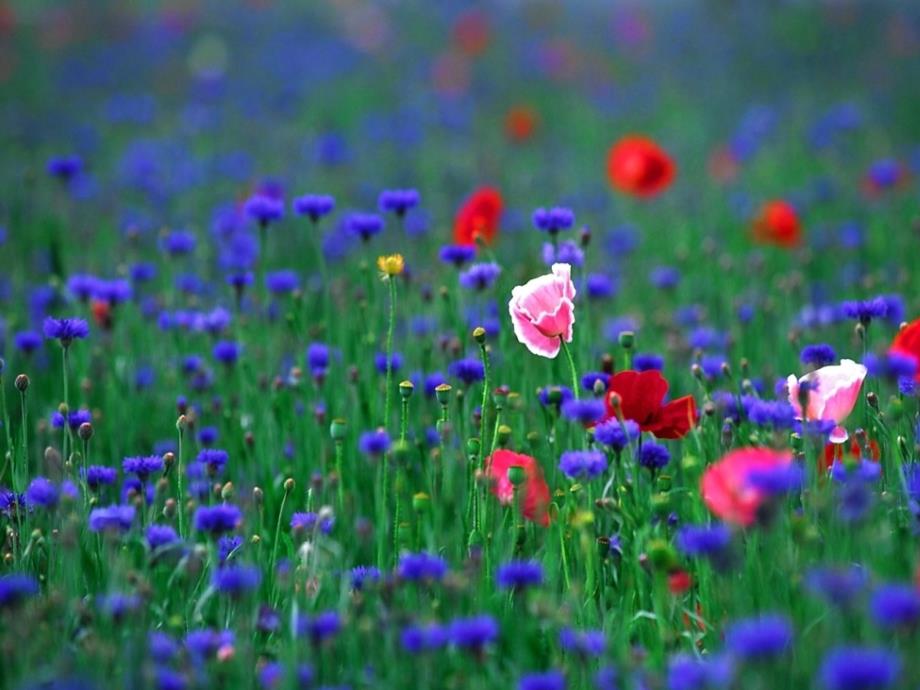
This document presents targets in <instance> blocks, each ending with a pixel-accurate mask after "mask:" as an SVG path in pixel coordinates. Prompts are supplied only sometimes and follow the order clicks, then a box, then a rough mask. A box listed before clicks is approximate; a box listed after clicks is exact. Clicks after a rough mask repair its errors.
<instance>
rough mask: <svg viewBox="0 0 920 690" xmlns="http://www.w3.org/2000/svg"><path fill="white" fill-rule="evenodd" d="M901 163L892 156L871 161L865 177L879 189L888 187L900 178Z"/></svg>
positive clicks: (892, 185)
mask: <svg viewBox="0 0 920 690" xmlns="http://www.w3.org/2000/svg"><path fill="white" fill-rule="evenodd" d="M901 172H902V170H901V164H900V163H899V162H898V161H897V160H896V159H894V158H880V159H879V160H876V161H872V163H871V164H870V165H869V170H868V172H867V173H866V177H868V178H869V180H871V182H872V184H874V185H875V186H876V187H878V188H880V189H890V188H891V187H894V186H895V185H896V184H897V183H898V182H899V181H900V180H901Z"/></svg>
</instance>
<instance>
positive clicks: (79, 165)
mask: <svg viewBox="0 0 920 690" xmlns="http://www.w3.org/2000/svg"><path fill="white" fill-rule="evenodd" d="M45 169H46V170H47V171H48V174H49V175H50V176H51V177H56V178H57V179H59V180H61V181H63V182H69V181H70V180H72V179H73V178H75V177H76V176H77V175H79V174H80V173H81V172H83V159H82V158H80V156H77V155H67V156H52V157H51V158H49V159H48V163H47V164H46V166H45Z"/></svg>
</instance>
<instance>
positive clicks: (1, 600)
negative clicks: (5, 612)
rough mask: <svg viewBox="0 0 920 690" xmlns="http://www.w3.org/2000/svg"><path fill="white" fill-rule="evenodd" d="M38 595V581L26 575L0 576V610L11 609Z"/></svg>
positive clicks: (11, 574)
mask: <svg viewBox="0 0 920 690" xmlns="http://www.w3.org/2000/svg"><path fill="white" fill-rule="evenodd" d="M36 594H38V580H36V579H35V578H34V577H32V576H31V575H27V574H26V573H7V574H6V575H0V609H5V608H11V607H12V606H15V605H16V604H19V603H21V602H22V601H23V600H25V599H28V598H29V597H34V596H35V595H36Z"/></svg>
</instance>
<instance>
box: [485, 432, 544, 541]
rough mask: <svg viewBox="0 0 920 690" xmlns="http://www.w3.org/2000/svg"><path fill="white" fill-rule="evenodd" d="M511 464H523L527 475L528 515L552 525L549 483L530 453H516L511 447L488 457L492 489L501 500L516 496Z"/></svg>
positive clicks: (506, 503) (524, 507) (487, 467)
mask: <svg viewBox="0 0 920 690" xmlns="http://www.w3.org/2000/svg"><path fill="white" fill-rule="evenodd" d="M511 467H523V468H524V476H525V477H526V479H525V481H524V503H523V506H522V508H523V512H524V517H525V518H526V519H527V520H530V521H531V522H536V523H539V524H541V525H543V526H544V527H546V526H547V525H549V514H548V513H547V512H546V509H547V507H548V506H549V501H550V494H549V485H548V484H547V483H546V480H545V479H544V478H543V471H542V470H541V469H540V465H539V464H538V463H537V461H536V460H534V459H533V458H532V457H530V456H529V455H523V454H521V453H514V452H512V451H510V450H497V451H495V452H494V453H492V455H490V456H489V457H488V458H486V473H487V474H488V475H489V477H491V478H492V480H493V481H492V493H493V494H495V496H496V497H497V498H498V500H499V501H500V502H501V503H503V504H505V505H508V504H510V503H511V502H512V501H513V500H514V486H513V485H512V484H511V480H509V479H508V470H509V469H510V468H511Z"/></svg>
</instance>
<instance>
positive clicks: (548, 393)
mask: <svg viewBox="0 0 920 690" xmlns="http://www.w3.org/2000/svg"><path fill="white" fill-rule="evenodd" d="M574 397H575V394H574V393H573V392H572V389H571V388H567V387H566V386H545V387H544V388H541V389H540V390H539V392H538V393H537V399H538V400H539V401H540V404H541V405H543V407H548V406H549V405H553V406H555V407H561V406H562V405H564V404H565V403H566V402H568V401H569V400H572V399H573V398H574Z"/></svg>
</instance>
